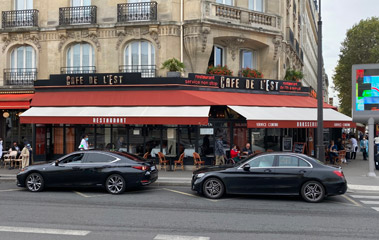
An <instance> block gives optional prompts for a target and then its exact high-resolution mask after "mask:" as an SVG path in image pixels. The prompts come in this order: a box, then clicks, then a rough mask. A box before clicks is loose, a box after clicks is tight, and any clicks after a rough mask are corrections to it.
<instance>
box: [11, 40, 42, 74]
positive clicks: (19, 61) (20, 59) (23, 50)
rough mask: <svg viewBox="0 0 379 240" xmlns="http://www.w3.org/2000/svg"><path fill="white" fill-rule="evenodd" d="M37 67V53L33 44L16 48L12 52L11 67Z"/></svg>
mask: <svg viewBox="0 0 379 240" xmlns="http://www.w3.org/2000/svg"><path fill="white" fill-rule="evenodd" d="M35 67H36V53H35V51H34V49H33V48H32V47H31V46H22V47H18V48H15V49H14V50H13V51H12V53H11V68H13V69H27V68H28V69H31V68H35Z"/></svg>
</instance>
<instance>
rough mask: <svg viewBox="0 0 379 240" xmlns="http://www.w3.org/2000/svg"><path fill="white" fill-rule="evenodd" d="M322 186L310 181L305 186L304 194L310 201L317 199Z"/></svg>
mask: <svg viewBox="0 0 379 240" xmlns="http://www.w3.org/2000/svg"><path fill="white" fill-rule="evenodd" d="M322 192H323V190H322V187H321V186H320V185H319V184H317V183H310V184H308V185H307V186H305V189H304V195H305V197H306V198H307V199H309V200H310V201H317V200H319V199H320V198H321V197H322Z"/></svg>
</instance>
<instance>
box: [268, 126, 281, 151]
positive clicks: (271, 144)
mask: <svg viewBox="0 0 379 240" xmlns="http://www.w3.org/2000/svg"><path fill="white" fill-rule="evenodd" d="M280 130H281V129H280V128H269V129H267V135H266V140H265V142H266V151H267V150H273V151H281V149H280V139H281V134H280Z"/></svg>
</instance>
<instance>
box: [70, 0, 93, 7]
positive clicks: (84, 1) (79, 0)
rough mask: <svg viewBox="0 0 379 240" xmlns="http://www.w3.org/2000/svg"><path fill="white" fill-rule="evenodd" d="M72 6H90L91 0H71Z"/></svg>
mask: <svg viewBox="0 0 379 240" xmlns="http://www.w3.org/2000/svg"><path fill="white" fill-rule="evenodd" d="M71 6H72V7H83V6H91V0H72V2H71Z"/></svg>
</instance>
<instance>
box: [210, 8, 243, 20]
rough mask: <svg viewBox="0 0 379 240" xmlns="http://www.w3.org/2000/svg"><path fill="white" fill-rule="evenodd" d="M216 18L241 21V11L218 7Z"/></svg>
mask: <svg viewBox="0 0 379 240" xmlns="http://www.w3.org/2000/svg"><path fill="white" fill-rule="evenodd" d="M216 16H218V17H223V18H230V19H237V20H240V19H241V10H239V9H236V8H233V7H230V6H227V5H216Z"/></svg>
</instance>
